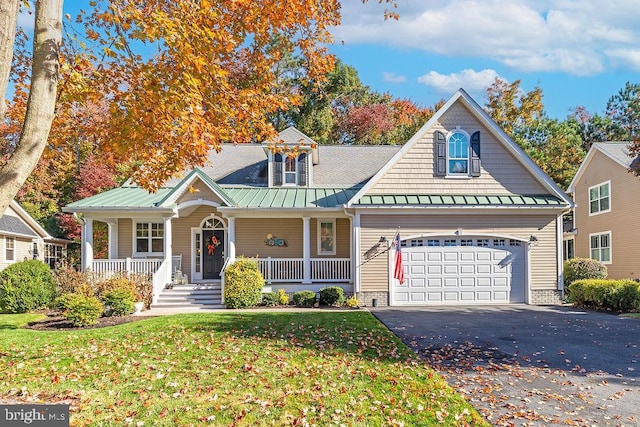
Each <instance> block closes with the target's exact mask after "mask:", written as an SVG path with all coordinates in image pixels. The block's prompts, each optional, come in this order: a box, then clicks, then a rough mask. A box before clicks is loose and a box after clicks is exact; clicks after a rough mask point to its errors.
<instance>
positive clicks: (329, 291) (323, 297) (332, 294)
mask: <svg viewBox="0 0 640 427" xmlns="http://www.w3.org/2000/svg"><path fill="white" fill-rule="evenodd" d="M319 294H320V304H324V305H342V304H343V303H344V289H342V288H341V287H340V286H329V287H326V288H322V289H320V292H319Z"/></svg>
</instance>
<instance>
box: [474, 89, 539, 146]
mask: <svg viewBox="0 0 640 427" xmlns="http://www.w3.org/2000/svg"><path fill="white" fill-rule="evenodd" d="M520 83H521V81H520V80H515V81H514V82H513V83H507V82H506V81H504V80H502V79H500V78H499V77H497V78H496V79H495V80H494V82H493V83H492V84H491V86H489V87H488V88H487V97H488V99H489V101H488V102H487V104H486V105H485V110H486V112H487V114H489V116H490V117H491V118H492V119H493V120H494V121H495V122H496V123H497V124H498V126H500V127H501V128H502V129H503V130H504V131H505V132H506V133H507V134H508V135H511V136H512V135H513V134H514V132H515V131H516V129H517V128H518V127H526V126H529V125H531V124H532V123H533V122H534V121H535V120H538V119H540V118H542V117H543V115H544V106H543V104H542V89H541V88H540V87H537V86H536V87H535V88H534V89H533V90H532V91H530V92H527V93H523V91H522V90H521V89H520Z"/></svg>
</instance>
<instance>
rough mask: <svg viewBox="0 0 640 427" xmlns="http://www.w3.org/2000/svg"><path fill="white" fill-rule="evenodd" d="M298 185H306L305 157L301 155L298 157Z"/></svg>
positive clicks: (303, 154)
mask: <svg viewBox="0 0 640 427" xmlns="http://www.w3.org/2000/svg"><path fill="white" fill-rule="evenodd" d="M298 185H300V186H302V187H305V186H306V185H307V155H306V154H305V153H302V154H300V155H299V156H298Z"/></svg>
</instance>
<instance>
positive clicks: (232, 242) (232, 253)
mask: <svg viewBox="0 0 640 427" xmlns="http://www.w3.org/2000/svg"><path fill="white" fill-rule="evenodd" d="M227 219H228V221H229V229H228V235H227V239H228V242H227V247H228V251H229V253H228V254H227V258H228V259H229V264H231V263H232V262H234V261H235V260H236V218H235V217H234V216H230V217H228V218H227Z"/></svg>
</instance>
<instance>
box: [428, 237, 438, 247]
mask: <svg viewBox="0 0 640 427" xmlns="http://www.w3.org/2000/svg"><path fill="white" fill-rule="evenodd" d="M427 246H440V240H438V239H429V240H427Z"/></svg>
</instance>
